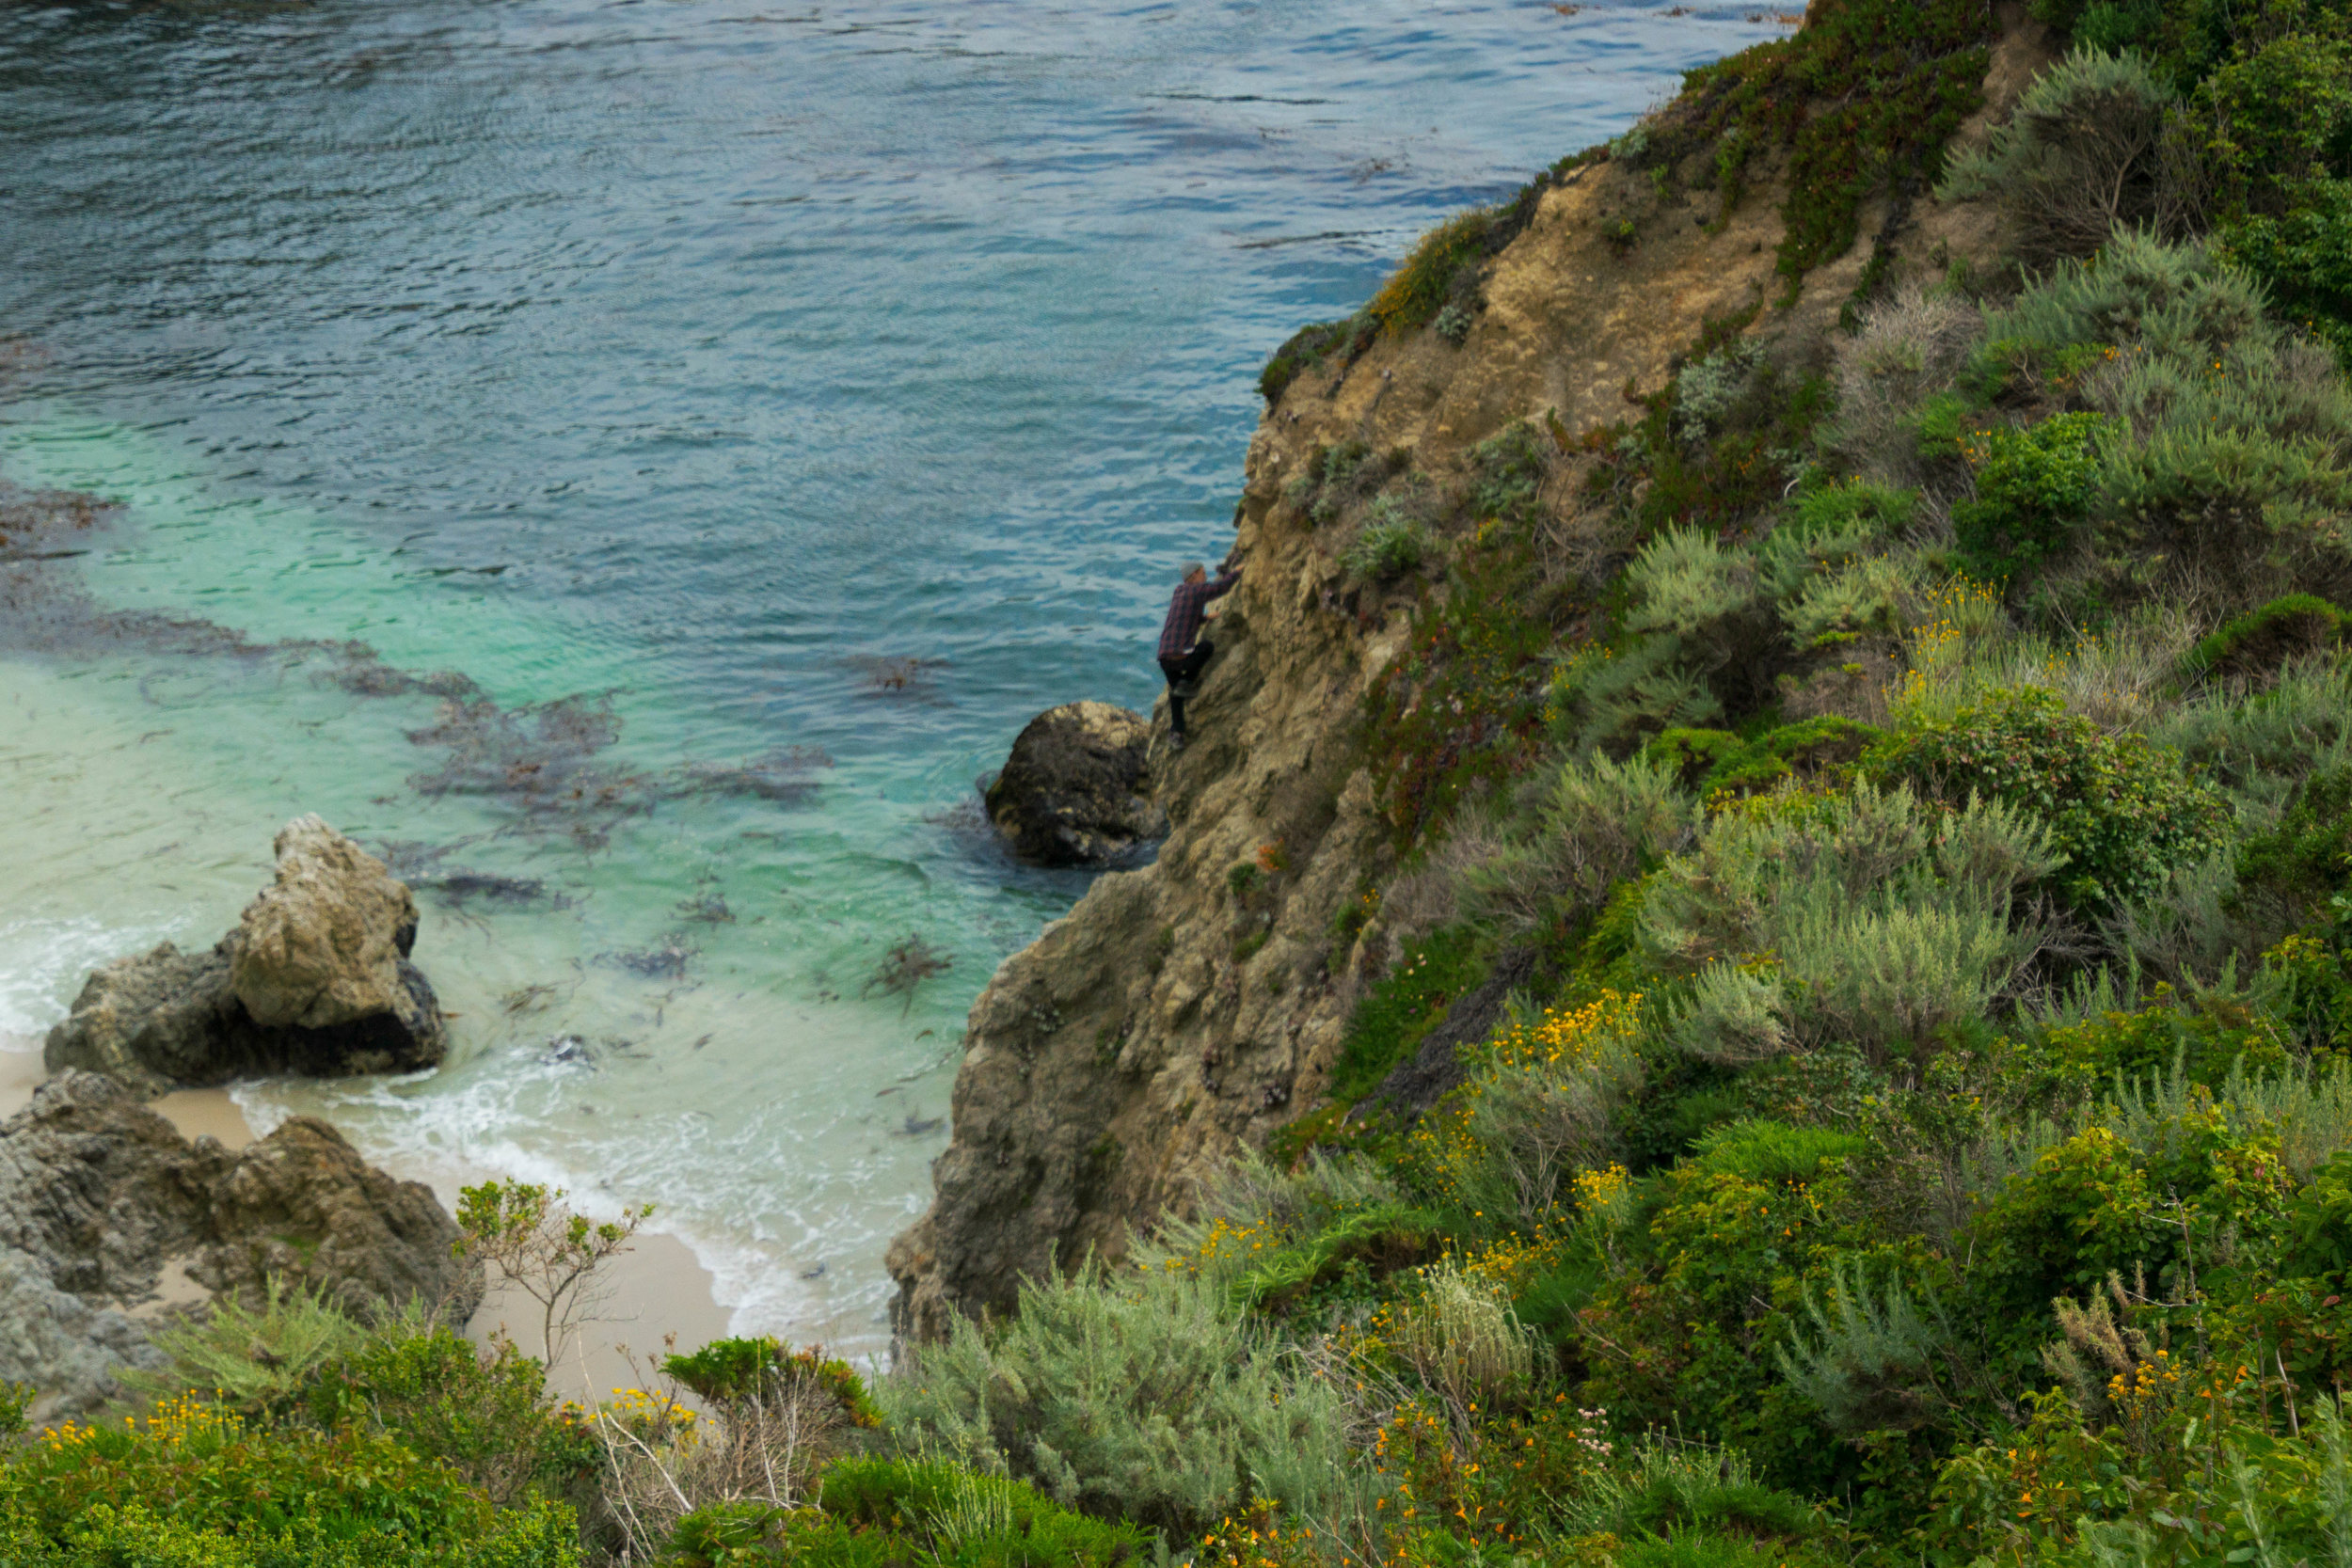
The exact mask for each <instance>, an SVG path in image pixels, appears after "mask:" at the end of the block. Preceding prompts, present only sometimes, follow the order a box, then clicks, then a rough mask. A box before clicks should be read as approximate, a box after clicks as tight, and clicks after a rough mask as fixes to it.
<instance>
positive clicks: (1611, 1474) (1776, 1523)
mask: <svg viewBox="0 0 2352 1568" xmlns="http://www.w3.org/2000/svg"><path fill="white" fill-rule="evenodd" d="M1630 1457H1631V1462H1630V1463H1629V1465H1626V1466H1624V1467H1622V1468H1616V1469H1612V1470H1609V1471H1606V1472H1604V1473H1603V1474H1602V1475H1601V1476H1600V1477H1598V1478H1597V1480H1596V1482H1595V1484H1594V1485H1593V1486H1592V1487H1591V1489H1590V1490H1589V1491H1587V1492H1586V1493H1585V1495H1584V1496H1582V1497H1578V1498H1576V1499H1575V1500H1574V1501H1572V1502H1571V1503H1569V1505H1568V1506H1567V1508H1566V1509H1565V1511H1564V1513H1563V1517H1562V1521H1561V1523H1562V1525H1563V1527H1564V1528H1565V1529H1567V1530H1572V1531H1575V1532H1577V1533H1579V1534H1606V1535H1614V1536H1617V1537H1619V1538H1621V1539H1622V1538H1626V1537H1641V1536H1652V1537H1658V1536H1667V1535H1672V1534H1675V1533H1677V1532H1679V1531H1685V1530H1697V1531H1705V1530H1708V1529H1709V1528H1714V1529H1728V1530H1732V1531H1736V1532H1738V1533H1739V1534H1740V1535H1745V1536H1751V1537H1766V1538H1771V1537H1780V1538H1783V1539H1798V1538H1802V1537H1804V1536H1806V1535H1810V1534H1813V1533H1815V1532H1816V1531H1817V1530H1818V1529H1819V1528H1820V1522H1821V1521H1820V1514H1819V1513H1817V1512H1816V1511H1815V1510H1814V1509H1813V1507H1812V1506H1811V1505H1810V1504H1808V1503H1805V1502H1804V1501H1801V1500H1800V1499H1798V1498H1795V1497H1789V1496H1788V1495H1787V1494H1786V1493H1782V1492H1775V1491H1773V1490H1772V1488H1771V1487H1768V1486H1763V1485H1760V1484H1758V1483H1757V1481H1756V1472H1755V1469H1754V1467H1753V1466H1752V1465H1749V1463H1748V1461H1747V1458H1746V1456H1745V1455H1743V1454H1741V1453H1740V1450H1738V1449H1732V1448H1718V1447H1716V1446H1715V1445H1713V1444H1709V1443H1693V1442H1686V1441H1677V1440H1676V1439H1673V1438H1669V1437H1666V1436H1664V1435H1663V1434H1661V1433H1651V1434H1650V1435H1649V1436H1648V1437H1646V1438H1645V1439H1644V1440H1643V1442H1642V1444H1641V1445H1640V1447H1639V1448H1637V1449H1635V1450H1634V1452H1633V1454H1632V1455H1631V1456H1630ZM1702 1560H1705V1559H1702Z"/></svg>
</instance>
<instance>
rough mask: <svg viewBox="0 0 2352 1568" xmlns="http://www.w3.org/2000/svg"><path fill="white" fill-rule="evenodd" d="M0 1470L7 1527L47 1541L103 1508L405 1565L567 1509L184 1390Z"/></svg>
mask: <svg viewBox="0 0 2352 1568" xmlns="http://www.w3.org/2000/svg"><path fill="white" fill-rule="evenodd" d="M0 1481H5V1487H6V1502H7V1506H8V1510H9V1513H10V1515H11V1516H12V1519H13V1522H14V1523H15V1524H16V1526H17V1528H19V1529H21V1530H23V1531H25V1532H28V1533H34V1534H38V1535H40V1536H41V1537H43V1538H45V1539H46V1540H48V1541H50V1542H51V1543H53V1544H67V1543H69V1542H71V1541H72V1538H73V1536H74V1534H75V1533H76V1531H77V1528H80V1527H82V1526H83V1525H84V1524H85V1523H86V1522H87V1523H88V1524H90V1525H93V1526H103V1521H101V1520H99V1519H98V1518H97V1517H96V1511H97V1510H99V1509H100V1508H102V1507H103V1508H108V1509H114V1510H119V1511H122V1512H123V1513H124V1514H125V1515H127V1514H128V1513H130V1511H134V1510H138V1511H144V1513H145V1514H146V1515H148V1516H149V1517H150V1518H151V1520H152V1521H154V1522H156V1524H157V1525H159V1526H178V1527H184V1528H182V1529H181V1530H179V1531H177V1532H174V1531H171V1530H159V1531H156V1532H154V1533H158V1534H159V1535H160V1536H162V1537H165V1538H170V1537H172V1536H174V1535H175V1533H176V1534H177V1535H178V1536H180V1537H182V1538H185V1537H190V1536H194V1535H197V1534H198V1533H199V1532H200V1533H201V1534H204V1535H211V1536H214V1537H220V1538H228V1539H230V1540H235V1541H240V1542H250V1543H252V1544H253V1545H254V1547H255V1548H256V1549H257V1550H258V1549H260V1548H261V1547H262V1546H263V1545H264V1544H268V1543H271V1542H272V1541H273V1540H274V1538H278V1537H283V1536H288V1535H291V1536H293V1537H294V1539H296V1540H299V1541H302V1542H306V1543H316V1544H322V1545H325V1546H327V1547H333V1546H336V1545H339V1544H346V1543H348V1544H354V1545H366V1546H374V1547H378V1548H380V1549H382V1550H383V1552H384V1556H383V1558H381V1559H369V1558H362V1559H361V1560H386V1561H390V1562H398V1563H406V1562H409V1561H412V1560H414V1561H423V1560H441V1559H440V1558H439V1556H438V1555H437V1554H443V1553H448V1554H460V1553H463V1552H464V1551H466V1550H469V1549H474V1550H480V1551H483V1552H485V1553H486V1552H487V1550H488V1546H487V1543H488V1542H489V1541H490V1540H492V1539H495V1538H497V1537H499V1536H500V1535H501V1534H504V1533H507V1532H516V1531H519V1532H522V1533H523V1534H524V1535H531V1534H532V1532H533V1531H534V1530H537V1529H538V1528H539V1527H537V1526H534V1525H533V1524H532V1522H531V1521H532V1519H546V1518H549V1517H555V1516H557V1515H559V1514H560V1515H561V1516H563V1517H564V1518H565V1519H566V1520H568V1514H567V1513H564V1512H563V1511H560V1510H559V1511H555V1513H548V1512H547V1511H544V1510H535V1511H534V1512H533V1513H531V1514H526V1515H521V1516H517V1515H514V1514H506V1513H500V1512H499V1511H498V1510H496V1509H494V1508H493V1507H492V1506H491V1504H490V1501H489V1499H488V1498H487V1497H485V1496H484V1495H483V1494H482V1493H481V1492H480V1491H478V1490H476V1489H475V1488H473V1487H471V1486H469V1485H467V1484H466V1483H465V1482H464V1481H461V1480H460V1479H459V1478H458V1477H457V1475H456V1474H455V1473H454V1472H453V1471H451V1470H450V1469H448V1468H447V1467H445V1466H443V1465H439V1464H437V1463H436V1462H434V1461H432V1460H429V1459H426V1458H423V1457H421V1456H420V1455H419V1454H417V1453H415V1452H414V1451H412V1450H411V1449H408V1448H406V1447H405V1446H403V1445H402V1444H400V1443H398V1442H396V1441H394V1440H393V1439H392V1438H391V1437H389V1436H387V1435H385V1434H382V1433H366V1432H359V1431H355V1430H351V1429H344V1430H342V1431H338V1432H332V1433H325V1432H316V1431H311V1430H309V1429H306V1428H302V1427H293V1428H287V1429H283V1430H278V1431H261V1430H251V1429H248V1428H247V1426H246V1422H245V1420H244V1419H243V1418H241V1417H239V1416H237V1415H236V1414H235V1413H234V1412H232V1411H230V1410H227V1409H226V1408H224V1407H220V1406H214V1405H206V1404H200V1403H199V1402H195V1401H193V1400H184V1399H183V1400H167V1401H164V1402H159V1403H158V1404H157V1405H156V1406H155V1409H154V1413H153V1415H152V1416H151V1418H149V1419H148V1420H146V1421H145V1422H143V1423H137V1422H132V1423H126V1424H124V1425H122V1426H119V1427H118V1426H99V1427H80V1426H75V1425H72V1424H71V1423H69V1424H68V1425H66V1426H65V1427H62V1428H59V1429H56V1431H55V1432H53V1433H52V1434H51V1435H49V1436H48V1437H46V1438H45V1439H44V1440H42V1441H40V1442H39V1443H36V1444H33V1445H31V1446H30V1447H27V1448H23V1449H18V1450H17V1451H16V1452H15V1454H14V1455H13V1456H12V1457H11V1458H10V1459H9V1460H8V1463H7V1465H6V1466H5V1468H0ZM564 1533H565V1534H568V1531H565V1532H564ZM190 1549H191V1550H194V1549H195V1548H193V1547H191V1548H190ZM428 1554H436V1555H434V1556H432V1557H430V1558H429V1557H428ZM199 1560H201V1559H200V1558H199ZM227 1560H229V1561H232V1562H233V1561H235V1560H236V1559H235V1558H234V1557H233V1556H231V1557H230V1558H228V1559H227ZM455 1560H460V1561H470V1560H493V1559H489V1558H487V1557H485V1558H481V1559H473V1558H466V1557H463V1556H457V1557H456V1558H455ZM517 1560H521V1561H544V1562H550V1563H552V1562H557V1561H563V1560H566V1559H565V1558H564V1557H562V1556H556V1555H544V1554H543V1555H540V1556H538V1557H530V1556H525V1557H523V1558H520V1559H517Z"/></svg>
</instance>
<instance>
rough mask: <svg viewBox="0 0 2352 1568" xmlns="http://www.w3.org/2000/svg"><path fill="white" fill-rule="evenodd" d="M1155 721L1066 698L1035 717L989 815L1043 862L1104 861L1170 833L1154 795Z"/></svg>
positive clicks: (991, 789)
mask: <svg viewBox="0 0 2352 1568" xmlns="http://www.w3.org/2000/svg"><path fill="white" fill-rule="evenodd" d="M1151 743H1152V723H1151V721H1149V720H1147V719H1145V718H1144V717H1143V716H1142V715H1141V714H1139V713H1134V712H1130V711H1129V710H1128V709H1126V708H1123V707H1113V706H1112V705H1110V704H1108V703H1065V704H1063V705H1061V706H1060V707H1057V708H1048V709H1047V710H1046V711H1045V712H1043V713H1041V714H1039V715H1038V716H1037V717H1036V718H1035V719H1032V720H1030V721H1029V722H1028V725H1027V727H1026V728H1025V729H1024V730H1022V732H1021V734H1020V736H1019V738H1017V739H1015V740H1014V741H1013V743H1012V754H1011V755H1010V756H1009V757H1007V758H1006V759H1005V770H1004V771H1003V772H1002V773H999V774H998V775H997V776H996V780H995V782H994V783H993V784H990V785H989V786H988V797H987V801H988V816H989V820H990V821H991V822H993V823H994V824H995V825H996V831H997V832H1000V833H1002V834H1004V836H1005V837H1006V838H1007V839H1008V840H1009V841H1010V843H1011V845H1012V850H1013V853H1014V854H1016V855H1019V856H1020V857H1021V858H1022V859H1024V860H1028V861H1035V862H1037V863H1039V864H1041V865H1100V864H1104V863H1109V862H1112V861H1117V860H1120V859H1122V858H1123V857H1125V856H1127V855H1130V854H1132V853H1134V851H1135V850H1136V849H1137V848H1138V847H1141V846H1142V845H1144V844H1147V843H1149V842H1151V841H1152V840H1153V839H1157V838H1161V837H1164V836H1166V834H1167V832H1168V816H1167V814H1166V813H1164V812H1162V811H1161V810H1160V808H1159V807H1158V806H1156V805H1154V804H1153V803H1152V799H1151V788H1152V779H1151V768H1150V765H1149V763H1148V761H1147V755H1148V753H1149V752H1150V750H1151Z"/></svg>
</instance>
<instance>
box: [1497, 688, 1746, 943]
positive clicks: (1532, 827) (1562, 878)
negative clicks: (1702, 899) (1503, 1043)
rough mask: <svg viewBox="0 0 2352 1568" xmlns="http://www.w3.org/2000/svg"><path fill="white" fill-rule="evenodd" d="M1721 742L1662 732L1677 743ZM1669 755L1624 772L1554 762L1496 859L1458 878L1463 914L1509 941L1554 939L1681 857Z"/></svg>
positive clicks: (1678, 804)
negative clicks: (1625, 886) (1632, 881)
mask: <svg viewBox="0 0 2352 1568" xmlns="http://www.w3.org/2000/svg"><path fill="white" fill-rule="evenodd" d="M1721 733H1722V732H1720V731H1694V730H1671V731H1668V732H1667V734H1668V735H1669V736H1684V737H1686V738H1687V737H1693V736H1708V735H1718V734H1721ZM1693 743H1696V744H1706V743H1705V742H1693ZM1659 747H1664V748H1665V751H1664V752H1661V750H1659ZM1672 752H1673V746H1672V745H1671V744H1669V743H1667V742H1666V741H1664V740H1663V739H1662V738H1661V742H1659V743H1658V745H1657V746H1654V747H1653V749H1652V751H1651V752H1646V753H1645V754H1644V756H1642V757H1641V758H1638V759H1636V760H1633V761H1630V762H1622V763H1620V762H1614V761H1612V760H1611V759H1610V758H1608V757H1606V756H1600V755H1594V756H1589V757H1578V758H1570V759H1568V760H1566V761H1564V762H1562V763H1561V764H1560V765H1559V768H1558V769H1557V771H1556V772H1554V774H1553V775H1552V779H1551V784H1550V787H1549V789H1547V790H1544V791H1543V792H1542V793H1541V794H1540V795H1536V796H1535V797H1534V801H1533V810H1532V811H1530V812H1528V813H1527V814H1526V816H1524V818H1523V819H1522V820H1521V821H1520V822H1518V824H1516V825H1515V831H1514V832H1512V834H1511V835H1510V836H1509V837H1508V838H1507V839H1506V840H1505V842H1504V844H1503V846H1502V849H1501V850H1500V851H1499V852H1498V853H1497V854H1496V855H1495V856H1494V857H1493V858H1492V859H1491V860H1489V861H1488V862H1486V863H1485V864H1483V865H1478V866H1474V867H1472V868H1471V869H1470V870H1469V871H1468V872H1466V873H1465V874H1464V877H1463V883H1462V888H1461V893H1460V897H1461V903H1462V907H1463V910H1464V911H1465V913H1467V914H1469V915H1470V917H1471V918H1473V919H1476V920H1480V921H1484V922H1486V923H1489V924H1491V925H1493V926H1495V927H1499V928H1500V929H1502V931H1504V932H1505V933H1507V934H1509V935H1511V936H1513V937H1522V938H1523V937H1528V936H1534V935H1538V934H1541V933H1545V932H1550V931H1555V930H1557V929H1559V928H1560V927H1561V925H1562V923H1563V922H1566V921H1573V920H1576V919H1579V918H1581V917H1582V916H1583V915H1585V914H1588V913H1590V912H1591V911H1595V910H1597V909H1598V908H1599V907H1600V905H1601V901H1602V900H1603V899H1605V898H1607V897H1608V895H1609V890H1610V889H1611V888H1613V887H1614V886H1615V885H1616V884H1617V883H1619V882H1620V881H1623V880H1625V879H1627V878H1629V877H1633V876H1637V875H1639V874H1640V873H1641V872H1643V871H1645V870H1646V869H1648V868H1649V867H1651V866H1652V865H1655V864H1656V863H1657V862H1658V861H1659V860H1660V859H1661V858H1662V857H1664V856H1666V855H1669V854H1672V853H1673V852H1674V851H1676V850H1677V849H1679V848H1681V847H1683V846H1684V845H1685V844H1687V843H1688V842H1689V840H1690V837H1691V834H1692V829H1693V828H1694V827H1695V825H1696V821H1697V806H1696V802H1695V800H1693V799H1692V797H1691V796H1690V795H1689V794H1687V793H1686V792H1685V791H1684V790H1683V788H1682V786H1681V785H1680V784H1677V782H1676V778H1675V771H1674V768H1675V766H1676V765H1675V764H1674V763H1672V762H1670V761H1666V760H1662V758H1663V757H1665V756H1667V755H1670V754H1671V753H1672Z"/></svg>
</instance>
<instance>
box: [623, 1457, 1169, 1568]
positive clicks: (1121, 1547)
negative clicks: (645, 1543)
mask: <svg viewBox="0 0 2352 1568" xmlns="http://www.w3.org/2000/svg"><path fill="white" fill-rule="evenodd" d="M1151 1540H1152V1538H1151V1537H1150V1535H1148V1534H1147V1533H1146V1532H1145V1531H1143V1530H1141V1529H1138V1528H1136V1527H1135V1526H1133V1525H1128V1524H1117V1523H1105V1522H1104V1521H1102V1520H1099V1519H1090V1518H1088V1517H1087V1516H1085V1515H1084V1514H1079V1513H1071V1512H1069V1511H1068V1510H1066V1509H1062V1508H1058V1507H1056V1506H1055V1505H1054V1504H1053V1503H1052V1502H1050V1501H1048V1500H1047V1499H1046V1498H1044V1497H1041V1496H1039V1495H1038V1493H1037V1492H1036V1491H1035V1490H1034V1489H1033V1488H1031V1487H1029V1486H1027V1485H1025V1484H1024V1483H1023V1482H1021V1481H1008V1480H1005V1479H1002V1478H1000V1477H995V1476H985V1475H976V1474H974V1473H973V1472H972V1471H970V1470H968V1469H964V1468H962V1467H961V1466H958V1465H948V1464H942V1463H939V1462H936V1461H930V1462H926V1461H919V1460H916V1461H905V1460H845V1461H843V1462H841V1463H839V1464H836V1465H834V1466H833V1467H832V1468H831V1469H830V1470H828V1471H827V1472H826V1475H825V1481H824V1485H823V1487H822V1489H821V1490H820V1492H819V1493H818V1497H817V1498H816V1500H815V1503H814V1506H812V1507H808V1508H802V1509H782V1508H769V1507H761V1506H757V1505H748V1504H734V1505H722V1506H719V1507H715V1508H710V1509H705V1510H702V1511H699V1512H697V1513H690V1514H688V1515H687V1516H686V1517H685V1518H684V1519H682V1520H681V1521H679V1524H678V1528H677V1533H676V1535H675V1538H674V1539H673V1541H672V1544H671V1549H670V1555H669V1557H668V1559H667V1560H670V1561H675V1562H676V1563H678V1564H680V1565H681V1568H727V1565H734V1564H741V1565H745V1568H749V1565H752V1564H757V1563H785V1562H794V1563H803V1562H813V1563H822V1564H827V1565H830V1568H894V1565H897V1564H902V1563H908V1562H925V1563H931V1564H936V1565H937V1568H1118V1565H1119V1564H1120V1563H1124V1562H1130V1561H1134V1560H1136V1559H1138V1558H1140V1557H1143V1556H1145V1555H1147V1554H1148V1552H1149V1550H1150V1546H1151Z"/></svg>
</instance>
